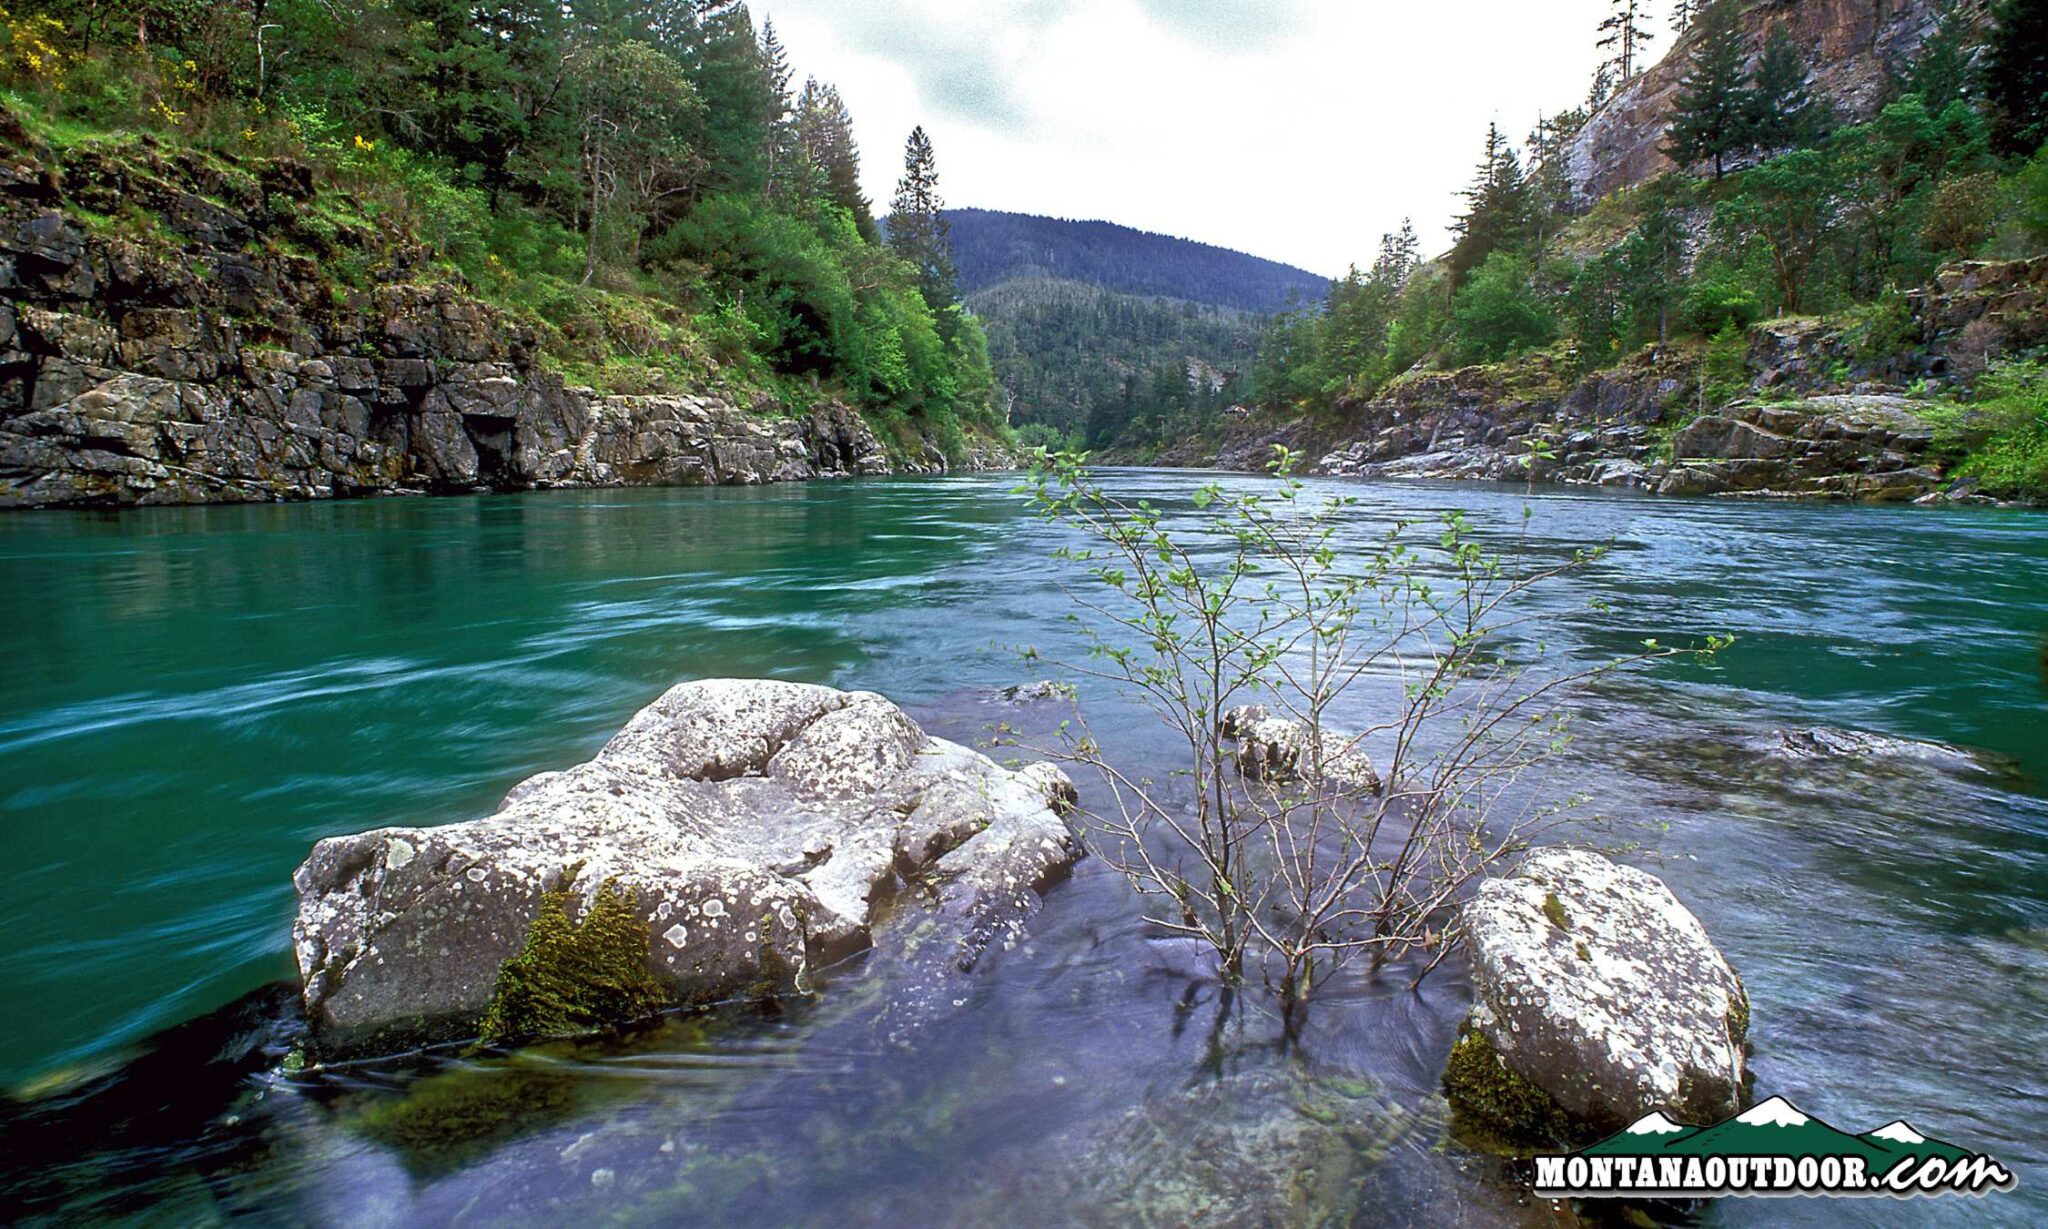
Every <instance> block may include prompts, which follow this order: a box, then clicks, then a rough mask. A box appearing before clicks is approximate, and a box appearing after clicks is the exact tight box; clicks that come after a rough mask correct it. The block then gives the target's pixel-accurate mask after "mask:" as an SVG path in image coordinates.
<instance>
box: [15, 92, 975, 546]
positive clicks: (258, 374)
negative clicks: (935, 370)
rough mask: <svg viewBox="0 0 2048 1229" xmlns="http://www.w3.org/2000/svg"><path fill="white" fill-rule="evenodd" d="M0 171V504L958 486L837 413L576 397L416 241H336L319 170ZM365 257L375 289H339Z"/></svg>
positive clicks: (157, 155)
mask: <svg viewBox="0 0 2048 1229" xmlns="http://www.w3.org/2000/svg"><path fill="white" fill-rule="evenodd" d="M0 150H4V152H5V157H4V160H0V507H24V506H83V505H100V506H119V505H128V504H155V503H211V502H240V501H251V500H274V499H320V498H330V497H341V496H351V495H367V494H379V493H398V492H421V493H425V492H454V491H471V490H478V489H495V490H517V489H528V488H536V487H552V486H584V485H620V484H637V485H698V484H709V483H751V482H776V481H785V480H792V479H804V478H814V477H825V476H839V475H849V474H872V473H881V472H887V471H889V470H891V469H892V468H902V469H907V470H916V471H920V472H925V471H935V470H942V469H944V468H945V465H946V462H945V458H944V457H943V455H941V454H940V453H939V452H938V450H937V449H936V448H934V447H933V446H931V445H930V444H929V443H928V442H927V443H923V444H922V445H921V446H919V445H916V444H914V445H912V449H911V451H912V454H913V455H912V456H910V457H909V458H908V459H907V460H901V461H897V462H892V459H891V455H890V453H889V450H888V449H887V448H885V446H884V444H883V441H882V440H881V439H880V438H879V437H878V436H877V435H876V434H875V432H874V431H873V430H872V429H871V428H870V427H869V426H868V424H867V423H866V422H865V421H863V420H862V418H861V417H860V416H859V415H858V414H857V413H855V412H854V411H852V410H851V409H849V408H847V407H845V406H843V405H838V404H826V405H824V406H822V407H820V408H815V409H809V410H805V411H802V412H797V413H788V412H784V410H783V408H782V407H779V406H777V405H775V404H773V403H771V402H765V401H761V402H756V401H754V400H753V399H751V398H745V400H746V403H745V404H741V400H742V395H736V394H733V393H731V392H728V391H724V390H720V389H717V388H702V389H697V390H693V391H691V392H690V393H689V394H687V395H677V396H642V397H603V396H599V395H597V394H595V393H593V392H591V391H590V390H587V389H576V388H566V387H564V386H563V384H562V382H561V381H560V380H558V379H556V378H555V377H554V376H552V375H550V374H548V373H547V372H545V371H543V370H542V369H541V368H540V366H539V365H538V362H537V350H538V339H537V337H536V335H535V334H534V332H533V330H532V329H530V328H528V327H527V326H526V325H524V324H522V323H520V322H519V321H517V320H515V319H513V318H511V317H509V316H507V315H506V314H504V313H502V312H499V311H497V310H494V309H493V308H491V307H489V306H487V305H485V304H483V303H481V302H479V301H477V300H476V299H475V298H473V297H471V296H470V295H469V294H467V293H466V292H465V291H464V290H463V289H462V288H460V287H458V286H454V285H450V284H447V282H446V281H445V280H442V279H440V278H439V277H438V276H437V275H436V274H434V272H433V271H432V270H430V269H428V268H427V267H426V266H425V263H424V254H423V253H421V252H419V251H417V250H412V249H408V248H407V246H406V244H405V243H404V241H403V239H402V238H401V239H393V238H392V237H391V236H383V237H378V238H375V239H374V240H373V237H371V236H368V235H356V236H349V235H346V234H344V235H342V236H340V237H339V238H338V237H337V236H336V233H335V227H334V226H333V225H332V224H331V223H326V224H323V223H322V222H321V220H320V219H319V218H318V217H317V216H316V206H317V203H318V202H316V200H315V191H314V188H313V184H312V177H311V175H310V173H309V172H308V171H307V170H306V169H305V168H303V167H297V166H294V165H292V164H289V163H283V162H266V163H262V164H258V165H255V166H253V168H249V169H245V168H243V167H241V166H238V165H234V164H228V163H223V162H219V161H216V160H212V159H209V158H206V157H204V156H202V155H199V154H196V153H193V152H191V151H171V150H165V149H161V148H157V147H151V146H149V145H147V144H145V145H143V146H141V147H140V149H139V151H138V150H137V149H135V148H124V149H123V150H122V151H121V152H120V153H119V155H118V156H116V155H115V154H113V153H111V152H110V153H108V154H106V155H105V156H100V155H96V154H95V153H94V152H93V151H91V150H89V149H88V150H85V151H73V152H72V153H70V154H69V155H67V158H66V160H65V161H66V166H65V170H64V172H63V174H62V176H61V177H60V176H59V175H58V174H57V173H55V172H54V171H52V170H50V169H48V164H47V162H45V161H44V160H41V159H39V158H38V157H37V156H36V153H35V151H33V150H32V149H30V148H29V147H28V143H27V141H26V137H25V135H24V134H22V133H20V132H19V130H16V131H15V132H14V133H12V134H9V133H5V132H0ZM373 242H374V244H375V247H376V251H375V256H376V259H377V260H378V261H379V262H380V264H379V268H380V270H381V273H380V275H379V277H378V278H376V279H375V281H377V282H381V283H382V284H375V285H374V288H372V289H368V290H363V289H347V288H343V287H341V286H338V285H337V284H336V282H335V281H334V280H333V279H332V278H331V277H326V276H323V275H322V274H323V269H322V262H323V261H325V260H331V259H336V258H345V257H347V256H349V255H351V254H352V253H356V252H357V249H358V248H360V247H361V246H362V245H366V244H371V243H373ZM351 245H355V246H353V247H352V246H351Z"/></svg>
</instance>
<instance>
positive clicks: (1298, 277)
mask: <svg viewBox="0 0 2048 1229" xmlns="http://www.w3.org/2000/svg"><path fill="white" fill-rule="evenodd" d="M946 221H947V223H948V224H949V225H950V226H951V228H952V233H953V263H954V265H955V267H956V269H957V271H958V274H959V284H960V292H961V294H963V295H967V296H972V295H974V294H975V293H976V292H978V291H982V290H986V289H988V288H990V287H993V286H997V285H1000V284H1001V283H1003V282H1007V281H1013V280H1017V279H1019V278H1045V279H1054V280H1062V281H1077V282H1085V283H1088V284H1089V285H1094V286H1099V287H1101V288H1103V289H1105V290H1109V291H1113V292H1115V293H1118V294H1125V295H1132V296H1135V297H1139V298H1165V299H1179V300H1183V301H1185V302H1190V303H1199V304H1203V305H1206V306H1212V307H1227V308H1233V309H1235V310H1238V311H1245V312H1251V313H1253V314H1256V315H1272V314H1273V313H1275V312H1279V311H1284V310H1286V309H1287V308H1288V307H1289V306H1290V305H1292V304H1293V303H1295V302H1316V301H1320V299H1321V298H1322V297H1323V295H1324V294H1325V293H1327V291H1328V290H1329V285H1330V280H1329V278H1328V277H1326V276H1324V275H1323V274H1319V273H1313V272H1311V271H1309V270H1307V269H1302V268H1298V267H1296V266H1294V265H1289V264H1285V263H1283V262H1281V261H1277V260H1269V259H1267V258H1265V257H1263V256H1254V255H1252V254H1250V253H1248V252H1241V251H1238V250H1236V249H1233V248H1226V247H1221V246H1218V245H1216V244H1212V243H1203V242H1201V241H1199V240H1194V239H1183V238H1178V237H1176V236H1172V235H1164V234H1159V233H1156V232H1153V231H1146V230H1140V229H1138V228H1136V227H1132V226H1125V225H1123V224H1121V223H1118V222H1109V221H1103V220H1099V219H1070V218H1056V217H1049V216H1046V215H1042V214H1029V213H1011V212H1008V211H1005V210H997V209H978V208H963V209H949V210H947V211H946Z"/></svg>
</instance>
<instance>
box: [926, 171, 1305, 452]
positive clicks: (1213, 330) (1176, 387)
mask: <svg viewBox="0 0 2048 1229" xmlns="http://www.w3.org/2000/svg"><path fill="white" fill-rule="evenodd" d="M946 221H947V223H948V224H949V228H950V231H951V239H952V253H953V264H954V268H955V270H956V271H957V274H958V278H959V284H960V288H961V290H962V291H963V292H964V293H965V295H966V301H967V306H968V308H969V310H970V311H972V313H973V314H974V315H975V316H976V317H977V318H978V319H979V320H980V321H981V323H982V326H983V327H984V329H985V330H986V331H987V334H988V339H989V357H990V360H991V365H992V366H993V368H994V371H995V375H996V379H997V381H998V382H999V383H1000V384H1001V385H1002V387H1003V389H1004V390H1005V392H1006V394H1007V396H1008V400H1009V407H1010V417H1011V421H1012V422H1013V423H1015V424H1017V425H1019V426H1021V427H1024V428H1026V432H1025V438H1026V439H1027V441H1029V442H1035V443H1044V444H1048V445H1052V444H1061V445H1071V446H1076V447H1090V448H1101V447H1105V446H1108V445H1111V444H1119V443H1120V444H1123V445H1125V446H1127V447H1131V448H1139V449H1142V448H1144V447H1146V446H1147V445H1149V444H1151V443H1154V442H1157V441H1160V440H1163V439H1168V438H1173V437H1176V436H1179V435H1184V434H1186V433H1187V432H1189V431H1193V430H1199V429H1201V427H1202V425H1203V424H1204V423H1205V422H1208V421H1210V420H1211V419H1212V418H1213V415H1214V413H1215V411H1217V410H1219V409H1220V408H1221V407H1222V406H1224V405H1226V404H1228V403H1229V402H1230V401H1231V400H1233V399H1235V398H1236V397H1238V396H1239V395H1241V393H1242V391H1243V388H1244V380H1245V377H1246V375H1247V374H1248V373H1249V371H1250V368H1251V362H1252V359H1253V357H1254V355H1255V354H1256V352H1257V349H1258V339H1259V335H1260V333H1261V331H1262V330H1263V328H1264V321H1265V319H1266V317H1268V316H1270V315H1271V314H1273V313H1274V312H1278V311H1283V310H1288V309H1290V308H1299V307H1301V306H1302V305H1304V304H1308V303H1314V302H1317V301H1320V300H1321V299H1322V297H1323V296H1324V295H1326V294H1327V293H1328V292H1329V286H1330V284H1329V282H1328V281H1326V280H1325V279H1323V278H1321V277H1318V276H1316V275H1315V274H1313V273H1309V272H1307V271H1306V270H1302V269H1296V268H1294V267H1292V266H1289V265H1283V264H1280V263H1278V262H1275V261H1271V260H1262V259H1260V258H1259V257H1256V256H1248V255H1246V254H1244V253H1243V252H1233V251H1230V250H1228V249H1226V248H1219V247H1214V246H1211V245H1209V244H1205V243H1195V242H1193V241H1191V240H1187V239H1174V238H1171V237H1169V236H1166V235H1156V234H1150V233H1147V232H1145V231H1140V230H1134V229H1132V228H1130V227H1128V226H1118V225H1116V224H1114V223H1110V222H1071V221H1067V220H1064V219H1061V218H1047V217H1038V216H1035V215H1031V214H1021V213H1003V212H1000V211H997V210H991V209H953V210H948V211H947V212H946ZM892 223H893V219H892Z"/></svg>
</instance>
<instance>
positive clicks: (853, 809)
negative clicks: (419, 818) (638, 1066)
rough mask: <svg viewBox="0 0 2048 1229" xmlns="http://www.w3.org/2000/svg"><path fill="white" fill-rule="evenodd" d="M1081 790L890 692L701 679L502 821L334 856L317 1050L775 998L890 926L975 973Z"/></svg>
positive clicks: (378, 1048) (305, 880) (1036, 880)
mask: <svg viewBox="0 0 2048 1229" xmlns="http://www.w3.org/2000/svg"><path fill="white" fill-rule="evenodd" d="M1073 796H1074V794H1073V787H1072V785H1071V784H1070V783H1069V782H1068V781H1067V779H1066V777H1065V776H1064V775H1063V774H1062V773H1060V771H1059V770H1058V769H1057V768H1055V767H1053V766H1052V765H1050V764H1040V765H1034V766H1032V767H1030V768H1027V769H1024V770H1023V771H1020V772H1012V771H1009V770H1007V769H1005V768H1003V767H1001V766H999V765H997V764H996V763H995V762H994V761H992V760H990V759H988V758H987V757H986V756H983V755H981V754H980V753H978V752H975V751H973V750H970V749H968V748H966V747H962V746H959V745H957V744H954V743H950V742H946V741H944V740H941V739H936V738H931V737H928V736H926V735H925V733H924V732H923V731H922V730H921V729H920V728H919V727H918V726H917V724H916V723H915V722H913V721H912V720H911V719H910V718H909V717H907V716H906V715H904V713H903V711H902V710H901V709H899V708H897V707H896V706H895V705H894V704H891V703H890V702H889V701H887V700H885V699H883V698H882V697H880V696H877V695H873V694H870V693H863V692H851V693H849V692H841V691H835V690H833V689H831V688H827V687H816V686H807V685H800V684H794V683H783V682H769V681H736V680H710V681H701V682H694V683H685V684H683V685H681V686H678V687H676V688H674V689H673V690H671V691H670V692H668V693H667V694H666V695H664V696H663V697H661V699H659V700H658V701H656V702H655V703H654V704H653V705H652V706H650V707H648V708H647V709H646V710H644V711H643V712H641V713H640V714H639V715H638V716H636V717H634V718H633V720H632V721H630V722H629V723H627V725H626V726H625V728H623V729H622V730H620V731H619V733H618V734H617V735H615V736H614V737H613V738H612V740H611V741H610V742H609V743H607V744H606V745H605V747H604V749H603V750H602V751H600V752H599V753H598V754H597V756H596V758H594V759H592V760H590V761H589V762H588V763H585V764H581V765H578V766H576V767H574V768H571V769H568V770H567V771H564V772H551V773H543V774H541V775H539V776H536V777H534V778H532V779H530V780H528V781H526V782H525V783H523V784H521V785H520V786H518V787H517V788H516V789H514V790H513V791H512V792H511V794H510V795H509V796H508V797H507V798H506V799H505V802H504V804H503V805H502V806H501V807H500V808H499V809H498V811H497V812H496V813H495V814H492V815H489V816H486V817H484V818H481V819H477V820H472V821H469V822H467V823H456V824H449V825H446V826H442V827H435V828H389V829H384V830H381V831H376V832H366V833H362V834H360V835H355V836H343V837H335V838H331V839H328V840H323V841H321V842H320V843H319V844H318V845H316V846H315V847H314V849H313V852H312V855H311V856H310V857H309V858H307V860H306V862H305V864H304V865H303V866H301V867H300V868H299V870H298V872H297V873H296V875H295V876H294V884H295V885H296V887H297V889H298V898H299V906H298V918H297V922H296V924H295V925H294V927H293V940H294V947H295V949H296V953H297V958H298V966H299V972H300V975H301V982H302V985H303V994H304V1000H305V1008H306V1017H307V1022H308V1027H309V1035H310V1046H309V1049H310V1051H311V1053H312V1055H313V1056H314V1057H317V1058H321V1059H333V1058H345V1057H353V1056H373V1055H378V1054H390V1053H395V1052H398V1051H401V1050H405V1049H410V1048H413V1047H417V1046H419V1045H423V1044H432V1043H436V1042H446V1041H454V1040H462V1039H465V1038H471V1037H477V1036H480V1035H481V1036H483V1037H484V1038H485V1039H487V1040H514V1039H518V1038H520V1037H525V1036H532V1035H539V1034H549V1033H563V1032H577V1031H588V1030H590V1029H594V1028H601V1027H604V1026H607V1025H611V1024H618V1023H624V1022H627V1021H629V1020H631V1019H633V1018H636V1017H639V1016H644V1015H648V1014H652V1013H653V1012H656V1011H659V1010H662V1009H664V1008H668V1007H674V1006H686V1005H692V1004H701V1003H709V1002H715V1001H720V1000H724V999H731V998H745V997H773V996H774V995H777V994H781V993H785V992H789V991H803V990H807V989H808V988H809V987H810V979H811V977H812V975H813V973H814V972H815V971H816V970H817V969H818V968H819V967H820V966H821V965H822V964H824V963H826V962H829V961H832V960H835V959H838V958H841V957H843V956H845V955H848V954H850V953H853V952H856V951H858V950H860V949H862V948H864V947H867V946H868V945H870V944H885V943H888V942H891V941H893V940H892V938H891V937H890V936H895V937H897V938H902V939H904V940H905V941H911V942H915V944H916V945H917V949H918V951H917V955H918V959H919V961H921V962H924V963H928V964H931V965H933V967H934V969H937V968H939V967H941V966H943V967H947V968H952V969H963V968H969V967H971V966H972V965H973V964H974V963H975V961H976V960H977V958H978V957H979V956H980V954H981V953H982V952H983V951H985V950H986V949H987V948H988V947H989V946H990V945H991V944H994V943H998V942H1002V941H1005V940H1007V939H1009V938H1012V937H1014V936H1015V935H1016V934H1017V933H1018V932H1019V931H1020V930H1021V927H1022V923H1023V920H1024V918H1026V917H1027V916H1028V915H1029V914H1031V913H1032V912H1033V911H1034V910H1035V909H1036V908H1037V907H1038V904H1039V893H1040V892H1042V891H1043V890H1044V889H1046V888H1047V887H1048V886H1049V885H1050V884H1051V883H1052V882H1053V881H1054V880H1055V879H1057V878H1058V877H1059V876H1060V875H1061V874H1062V873H1063V872H1064V871H1065V870H1066V869H1067V868H1068V867H1069V866H1070V865H1071V864H1072V863H1073V861H1074V860H1075V859H1076V858H1077V857H1078V856H1079V854H1080V843H1079V841H1078V839H1077V838H1076V836H1075V835H1074V833H1073V832H1072V831H1071V830H1070V829H1069V827H1068V825H1067V823H1066V821H1065V819H1064V818H1063V817H1062V816H1063V813H1064V812H1065V811H1066V810H1067V809H1068V808H1069V807H1070V805H1071V802H1072V799H1073ZM892 895H893V896H894V897H895V899H896V901H897V904H896V907H895V908H894V909H893V910H892V914H893V917H892V923H891V925H890V926H889V927H886V928H881V927H877V925H876V907H877V905H878V904H879V903H880V902H881V901H882V900H883V899H885V898H888V897H891V896H892Z"/></svg>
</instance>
